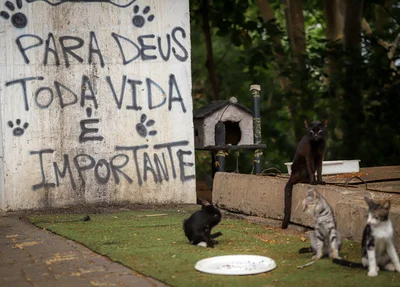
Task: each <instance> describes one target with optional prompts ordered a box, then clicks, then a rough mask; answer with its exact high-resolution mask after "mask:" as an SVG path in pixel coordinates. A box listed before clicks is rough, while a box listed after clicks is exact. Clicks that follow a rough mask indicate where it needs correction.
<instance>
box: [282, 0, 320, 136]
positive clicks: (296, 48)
mask: <svg viewBox="0 0 400 287" xmlns="http://www.w3.org/2000/svg"><path fill="white" fill-rule="evenodd" d="M283 2H284V4H285V16H286V29H287V33H288V37H289V42H290V50H291V55H290V62H291V63H292V64H293V65H292V67H294V68H295V69H296V70H297V71H296V74H297V75H298V76H297V77H296V78H295V79H296V81H291V87H290V92H289V93H288V95H289V109H290V112H291V115H292V120H293V124H294V133H295V137H296V140H297V141H299V140H300V139H301V138H302V137H303V135H304V124H303V123H304V119H305V118H304V117H305V115H304V114H303V111H306V110H308V109H309V107H311V106H312V105H313V98H312V95H309V94H308V93H303V92H304V91H305V90H306V81H307V75H306V73H305V69H304V56H305V55H306V40H305V28H304V16H303V0H283Z"/></svg>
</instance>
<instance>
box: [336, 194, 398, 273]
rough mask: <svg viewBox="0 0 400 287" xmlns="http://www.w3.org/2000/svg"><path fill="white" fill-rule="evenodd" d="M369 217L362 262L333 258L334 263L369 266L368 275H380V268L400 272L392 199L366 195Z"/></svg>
mask: <svg viewBox="0 0 400 287" xmlns="http://www.w3.org/2000/svg"><path fill="white" fill-rule="evenodd" d="M364 200H365V201H366V202H367V204H368V219H367V224H366V225H365V228H364V232H363V237H362V241H361V263H355V262H350V261H347V260H344V259H333V263H336V264H340V265H344V266H348V267H354V268H368V276H370V277H375V276H378V271H379V269H383V270H388V271H397V272H400V263H399V257H398V255H397V253H396V249H395V247H394V243H393V225H392V222H391V220H390V219H389V210H390V201H389V200H386V201H384V202H376V201H373V200H372V199H369V198H368V197H364Z"/></svg>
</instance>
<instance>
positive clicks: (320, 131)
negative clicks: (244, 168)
mask: <svg viewBox="0 0 400 287" xmlns="http://www.w3.org/2000/svg"><path fill="white" fill-rule="evenodd" d="M304 124H305V126H306V128H307V134H306V135H305V136H304V137H303V138H302V139H301V141H300V143H299V145H298V147H297V150H296V154H295V155H294V159H293V163H292V173H291V175H290V178H289V181H288V182H287V184H286V186H285V210H284V217H283V222H282V228H287V227H288V225H289V221H290V215H291V212H292V190H293V185H295V184H296V183H299V182H304V183H311V184H324V182H323V181H322V175H321V172H322V161H323V160H324V153H325V146H326V143H325V138H326V127H327V125H328V121H327V120H324V121H322V122H318V121H316V122H312V123H309V122H308V121H307V120H305V121H304ZM315 171H317V179H315Z"/></svg>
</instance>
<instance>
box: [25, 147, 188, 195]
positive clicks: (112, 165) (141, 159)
mask: <svg viewBox="0 0 400 287" xmlns="http://www.w3.org/2000/svg"><path fill="white" fill-rule="evenodd" d="M188 144H189V142H188V141H177V142H171V143H165V144H158V145H154V146H153V148H154V149H155V150H157V151H159V152H158V153H154V154H149V153H148V152H147V151H146V149H147V148H148V147H149V146H148V145H140V146H116V147H115V149H116V150H117V151H126V152H130V153H131V157H129V156H128V155H127V154H125V153H120V154H117V155H115V156H113V157H112V158H111V159H110V160H109V161H107V160H106V159H100V160H98V161H96V160H95V159H94V158H93V157H92V156H90V155H88V154H78V155H76V156H75V157H74V158H73V159H72V164H71V161H70V158H69V156H68V154H64V155H63V158H64V163H63V164H62V165H61V164H59V163H57V162H53V170H52V171H51V170H50V171H49V170H45V168H44V167H45V166H47V165H45V164H44V163H45V161H46V160H47V157H48V156H49V155H50V154H53V153H54V150H53V149H43V150H40V151H31V152H30V154H31V155H34V156H37V157H38V159H39V166H40V171H41V174H42V179H41V182H40V183H38V184H34V185H33V186H32V189H33V190H38V189H43V188H54V187H56V186H60V181H61V179H62V178H65V177H66V176H67V175H68V178H69V181H70V183H71V186H72V188H73V190H76V176H74V174H73V172H72V170H73V168H75V170H74V171H75V174H76V173H77V174H78V180H79V182H80V183H81V186H83V187H84V186H85V184H86V180H85V178H88V175H90V173H92V174H93V176H94V179H95V180H96V182H97V183H99V184H107V183H109V182H110V181H111V178H112V179H113V180H114V182H115V184H119V183H120V182H121V178H124V179H125V180H126V181H127V182H129V184H133V182H134V179H135V180H136V182H137V184H138V185H139V186H142V185H143V182H147V181H148V180H149V178H151V179H152V180H153V181H154V182H155V183H162V181H163V180H165V181H169V180H170V178H171V177H172V178H173V179H176V178H177V176H178V175H179V179H180V180H181V181H182V182H185V181H188V180H192V179H194V178H195V175H194V174H190V175H187V174H186V172H187V171H186V168H191V167H193V165H194V164H193V163H192V162H185V160H184V156H189V155H191V154H192V152H191V151H187V150H186V151H185V150H182V149H178V150H176V149H177V148H179V147H183V146H187V145H188ZM128 165H131V166H130V167H129V166H128ZM61 166H62V167H61ZM60 167H61V168H60ZM125 167H127V168H128V167H129V170H132V168H134V169H135V170H136V174H135V175H132V174H128V173H127V172H126V171H124V168H125ZM46 174H47V175H49V174H52V175H54V176H52V177H53V178H55V182H50V181H49V179H48V177H46Z"/></svg>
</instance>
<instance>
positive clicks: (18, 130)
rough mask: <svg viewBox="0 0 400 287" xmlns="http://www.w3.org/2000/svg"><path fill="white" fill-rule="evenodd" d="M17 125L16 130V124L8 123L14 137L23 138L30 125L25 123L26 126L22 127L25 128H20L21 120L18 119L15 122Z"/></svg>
mask: <svg viewBox="0 0 400 287" xmlns="http://www.w3.org/2000/svg"><path fill="white" fill-rule="evenodd" d="M15 123H16V124H17V126H16V127H15V128H14V124H13V122H12V121H8V126H9V127H10V128H12V129H13V135H14V136H16V137H19V136H22V135H23V134H24V132H25V130H26V128H27V127H28V126H29V124H28V123H24V125H23V126H22V127H23V128H20V127H19V125H20V124H21V120H20V119H17V120H16V121H15Z"/></svg>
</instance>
